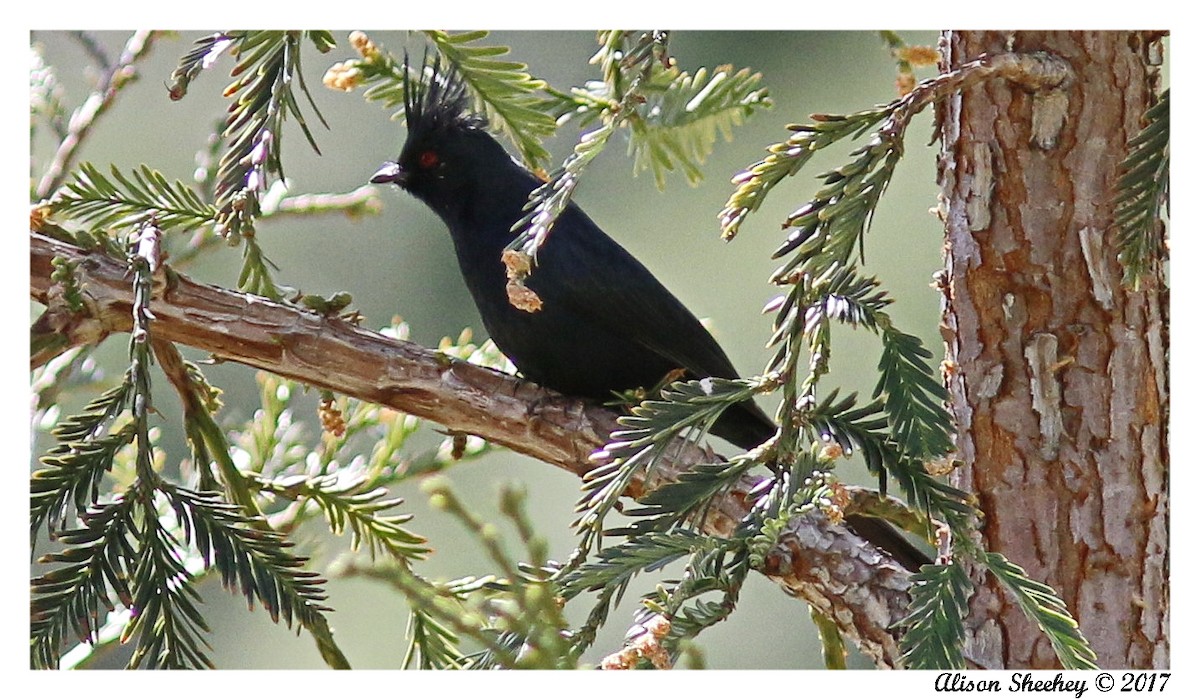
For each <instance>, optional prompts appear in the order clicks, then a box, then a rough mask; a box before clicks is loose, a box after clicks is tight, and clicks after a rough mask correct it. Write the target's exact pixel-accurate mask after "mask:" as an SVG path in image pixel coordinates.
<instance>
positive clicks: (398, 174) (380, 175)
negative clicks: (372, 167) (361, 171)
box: [371, 161, 408, 187]
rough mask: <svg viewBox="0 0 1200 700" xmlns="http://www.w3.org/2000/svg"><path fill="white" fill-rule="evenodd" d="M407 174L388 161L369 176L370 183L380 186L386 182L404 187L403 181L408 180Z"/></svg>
mask: <svg viewBox="0 0 1200 700" xmlns="http://www.w3.org/2000/svg"><path fill="white" fill-rule="evenodd" d="M407 176H408V173H406V172H404V170H403V169H401V167H400V164H399V163H394V162H392V161H388V162H386V163H384V164H383V167H381V168H380V169H379V170H376V171H375V174H374V175H372V176H371V182H373V183H375V184H377V185H382V184H385V183H388V182H394V183H396V184H397V185H400V186H401V187H403V186H404V181H405V180H407V179H408V177H407Z"/></svg>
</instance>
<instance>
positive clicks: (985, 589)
mask: <svg viewBox="0 0 1200 700" xmlns="http://www.w3.org/2000/svg"><path fill="white" fill-rule="evenodd" d="M1157 49H1158V47H1157V46H1156V45H1154V42H1153V38H1152V36H1151V35H1149V34H1146V33H1138V32H1016V33H1007V32H1003V33H1002V32H950V33H947V34H946V36H945V37H944V41H943V69H948V68H954V67H956V66H959V65H961V64H963V63H965V62H967V61H970V60H972V59H974V58H977V57H978V56H979V55H980V54H983V53H999V52H1003V51H1005V50H1013V51H1017V52H1029V51H1045V52H1049V53H1052V54H1054V55H1057V56H1059V57H1061V58H1063V59H1065V60H1066V61H1068V62H1069V63H1070V64H1071V66H1072V69H1073V71H1074V74H1075V75H1074V79H1073V80H1072V81H1071V82H1070V84H1069V85H1067V86H1065V88H1064V91H1063V92H1062V93H1061V94H1059V95H1057V96H1054V97H1052V98H1051V99H1050V101H1045V100H1046V99H1047V98H1046V96H1045V95H1039V96H1037V97H1035V96H1034V95H1032V94H1030V93H1027V92H1024V91H1023V90H1021V89H1020V88H1018V87H1014V85H1013V84H1012V83H1009V82H1006V81H1000V80H995V81H990V82H988V83H986V84H984V85H981V86H978V87H976V88H973V89H970V90H968V91H967V92H966V93H965V94H964V95H963V96H961V97H960V98H953V99H951V100H949V101H947V102H946V103H945V104H944V105H943V107H942V109H941V113H940V121H941V124H942V129H943V132H942V141H943V144H944V145H943V150H942V153H941V156H940V158H939V178H940V181H941V185H942V191H943V195H944V197H945V204H946V210H945V213H946V246H945V262H946V273H947V276H946V280H947V286H946V287H945V289H944V291H945V293H946V301H947V305H946V311H945V317H944V324H945V328H944V334H945V337H946V339H947V355H948V359H949V361H948V362H947V365H946V367H947V370H948V376H949V384H950V388H951V394H952V404H953V411H954V413H955V416H956V419H957V421H958V424H959V426H960V435H959V437H958V447H959V454H960V456H961V458H962V460H963V462H964V464H965V466H964V467H963V469H962V470H961V471H960V472H959V473H958V474H957V475H956V477H955V478H956V479H957V482H958V485H959V486H961V487H963V488H966V489H968V490H971V491H973V492H975V493H978V494H979V497H980V505H981V507H982V509H983V511H984V512H985V516H986V524H985V528H984V532H983V537H984V540H985V544H986V545H987V546H988V548H989V549H993V550H997V551H1000V552H1002V553H1004V554H1006V555H1007V556H1008V557H1009V558H1010V559H1012V560H1013V561H1015V562H1017V563H1018V564H1020V565H1021V566H1023V567H1024V568H1025V569H1026V570H1027V571H1028V572H1029V574H1030V575H1031V576H1032V577H1033V578H1034V579H1037V580H1041V581H1045V582H1047V583H1049V584H1050V585H1051V586H1053V587H1054V588H1055V589H1056V590H1057V591H1058V592H1059V593H1060V594H1061V595H1062V596H1063V598H1064V600H1065V601H1066V603H1067V605H1068V607H1069V608H1070V610H1071V611H1072V613H1073V614H1074V615H1075V616H1076V618H1077V619H1078V620H1079V622H1080V625H1081V628H1082V630H1083V633H1084V635H1085V636H1086V637H1087V638H1088V640H1089V641H1090V642H1091V643H1092V645H1093V647H1094V648H1095V650H1096V651H1097V653H1098V654H1099V663H1100V665H1101V666H1104V667H1137V668H1146V667H1165V666H1167V665H1168V663H1169V661H1168V651H1169V642H1168V637H1167V630H1168V627H1167V621H1168V603H1169V599H1168V587H1167V583H1168V569H1167V517H1168V500H1167V462H1168V455H1167V399H1168V397H1167V363H1166V351H1167V340H1168V335H1167V317H1166V302H1167V292H1166V289H1165V288H1164V287H1162V286H1161V285H1159V284H1156V283H1154V282H1152V283H1150V284H1148V285H1146V287H1145V288H1144V289H1143V290H1142V291H1140V292H1132V291H1129V290H1127V289H1125V288H1123V287H1122V286H1121V268H1120V264H1119V262H1118V260H1117V257H1116V254H1117V247H1116V243H1115V238H1114V231H1113V228H1112V207H1111V202H1112V193H1113V190H1114V186H1115V184H1116V181H1117V175H1118V167H1119V164H1120V161H1121V159H1122V158H1123V156H1124V152H1125V143H1126V141H1127V140H1128V139H1129V138H1130V137H1132V136H1133V135H1134V134H1136V133H1137V131H1138V129H1139V127H1140V125H1141V119H1142V115H1143V113H1144V111H1145V110H1146V108H1147V107H1149V106H1150V104H1151V103H1152V102H1151V101H1152V99H1153V97H1154V94H1155V91H1156V89H1157V87H1158V86H1157V79H1158V73H1157V69H1156V67H1155V66H1154V65H1153V64H1154V60H1153V57H1154V55H1155V51H1156V50H1157ZM1039 100H1042V102H1040V103H1039ZM968 628H969V632H968V634H969V656H970V657H971V658H973V659H974V660H976V661H981V662H983V663H985V664H986V665H988V666H991V667H1004V668H1018V667H1035V668H1036V667H1051V666H1055V665H1056V660H1055V656H1054V653H1053V651H1052V649H1051V647H1050V644H1049V642H1048V641H1047V639H1046V638H1045V636H1044V635H1043V634H1041V633H1040V632H1039V631H1038V630H1037V629H1036V628H1035V627H1034V626H1033V625H1032V624H1031V623H1030V622H1029V621H1028V620H1027V619H1026V618H1025V616H1024V615H1023V614H1022V613H1021V611H1020V610H1019V609H1018V608H1017V607H1016V605H1015V604H1013V602H1012V601H1011V599H1010V598H1008V597H1006V595H1005V594H1004V593H1003V591H1001V590H1000V589H999V587H998V586H997V585H996V584H995V583H994V582H990V581H989V582H986V583H985V584H984V585H983V586H982V587H980V588H979V589H978V593H977V595H976V596H975V597H974V599H973V600H972V602H971V614H970V618H969V620H968Z"/></svg>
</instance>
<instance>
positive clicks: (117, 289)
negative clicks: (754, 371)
mask: <svg viewBox="0 0 1200 700" xmlns="http://www.w3.org/2000/svg"><path fill="white" fill-rule="evenodd" d="M56 256H62V257H65V258H68V259H70V260H71V261H72V262H74V263H76V264H77V268H76V269H77V272H78V275H79V279H78V282H79V285H80V286H81V287H82V289H83V294H84V296H85V298H86V299H87V302H88V307H87V308H88V311H87V316H88V317H89V318H90V319H91V320H92V321H93V322H94V323H98V325H99V329H100V332H99V335H97V336H94V337H103V336H104V335H107V334H108V333H113V332H127V331H128V330H129V328H130V319H131V318H132V313H131V306H132V295H131V291H130V284H129V280H128V279H127V278H126V274H125V272H126V270H125V265H124V264H123V263H122V262H121V261H118V260H115V259H113V258H111V257H109V256H107V255H104V254H101V253H88V252H87V251H85V250H82V249H80V248H78V247H75V246H72V245H69V244H67V243H64V242H61V241H58V240H56V239H53V238H49V237H46V236H43V235H41V234H38V233H32V232H31V234H30V295H31V297H32V298H34V299H36V300H38V301H40V302H42V303H43V304H49V305H51V308H53V305H54V304H55V303H56V301H55V295H54V294H53V292H52V286H53V283H52V281H51V279H50V275H51V272H52V271H53V266H52V264H51V260H53V259H54V258H55V257H56ZM168 280H169V281H168V284H167V285H165V287H164V288H163V289H161V290H160V293H159V296H158V297H157V298H156V299H155V300H154V303H153V305H152V310H153V312H154V317H155V320H154V333H155V336H156V338H158V339H160V340H166V341H171V342H174V343H180V344H183V345H188V346H190V347H193V348H197V349H199V350H202V351H205V352H209V353H211V354H212V355H213V356H214V357H216V358H218V359H221V360H228V361H233V362H238V363H241V364H245V365H248V366H251V367H256V368H259V369H263V370H266V371H269V372H272V373H275V374H278V375H280V376H283V377H287V378H289V379H294V380H296V381H300V382H303V383H306V384H309V385H311V386H314V387H318V388H322V389H329V390H332V391H335V392H338V393H341V394H345V395H348V396H353V397H355V398H358V399H362V400H365V401H371V402H374V403H378V404H381V405H385V406H389V407H391V408H394V409H396V410H399V411H404V412H406V413H410V414H412V415H415V416H418V417H421V418H425V419H428V420H431V421H434V422H436V423H439V424H441V425H443V426H445V427H446V428H448V429H450V430H452V431H458V432H463V433H469V434H473V435H478V436H480V437H482V438H484V439H486V440H488V441H489V442H492V443H495V444H497V445H503V446H505V447H508V448H510V449H512V450H514V451H516V452H519V453H522V454H525V455H529V456H531V457H534V458H535V459H538V460H541V461H543V462H546V463H548V464H552V465H554V466H557V467H560V468H562V469H566V470H568V471H571V472H573V473H575V474H577V475H579V476H582V475H583V474H585V473H587V472H588V471H589V470H590V469H591V468H593V467H594V466H596V465H595V464H594V463H592V462H591V461H589V456H590V455H591V454H592V453H593V452H594V451H596V450H598V449H600V448H601V447H603V446H604V444H605V443H606V442H607V440H608V435H609V433H610V432H611V431H612V430H613V429H615V428H616V427H617V426H618V424H617V414H616V413H614V412H613V411H611V410H609V409H606V408H604V407H601V406H595V405H591V404H587V403H584V402H582V401H579V400H577V399H572V398H569V397H565V396H562V395H559V394H556V393H554V392H552V391H549V390H546V389H542V388H540V387H538V386H536V385H533V384H531V383H529V382H525V381H522V380H520V379H518V378H516V377H512V376H508V375H504V374H501V373H498V372H495V371H493V370H490V369H486V368H483V367H478V366H476V365H472V364H470V363H467V362H463V361H459V360H455V359H450V358H447V357H445V356H444V355H441V354H439V353H438V352H436V351H433V350H429V349H426V348H423V347H421V346H418V345H415V344H413V343H409V342H404V341H400V340H394V339H391V338H386V337H384V336H382V335H380V334H378V333H375V332H372V331H369V330H365V329H362V328H359V327H357V326H354V325H352V324H350V323H347V322H345V321H343V320H341V319H338V318H334V317H328V316H321V315H319V314H316V313H313V312H310V311H307V310H305V309H301V308H299V307H295V306H289V305H286V304H279V303H275V302H272V301H269V300H267V299H265V298H262V297H258V296H253V295H248V294H244V293H240V292H235V291H232V290H228V289H222V288H219V287H214V286H211V285H206V284H201V283H198V282H194V281H192V280H190V279H188V278H187V277H184V276H182V275H174V274H173V275H168ZM66 347H67V344H64V345H63V349H64V350H65V349H66ZM672 455H673V457H672V458H670V459H668V460H665V464H663V465H662V466H661V467H660V468H658V469H656V472H655V474H654V476H653V480H652V482H653V483H647V482H646V481H645V480H639V481H635V482H634V483H633V484H632V486H631V487H630V489H629V492H628V495H629V496H631V497H635V498H636V497H637V496H638V495H640V494H642V493H645V492H646V491H647V490H649V489H652V488H654V486H655V484H657V483H659V482H661V481H665V480H672V479H674V478H675V477H676V476H677V475H678V474H679V473H680V472H682V471H685V470H687V469H688V467H689V466H690V465H693V464H698V463H701V462H705V461H711V459H712V456H711V454H710V453H709V452H707V451H706V450H704V449H701V448H700V447H697V446H695V445H689V444H687V443H685V442H684V441H682V440H681V441H680V442H679V444H678V449H676V450H673V451H672ZM757 482H758V479H756V478H753V477H745V478H743V480H742V481H741V482H739V484H738V487H737V488H735V489H733V490H731V491H730V492H729V493H727V494H726V495H725V497H724V498H723V499H721V501H720V502H719V503H718V504H717V507H715V508H713V509H711V510H710V515H709V517H708V518H707V520H706V522H705V523H704V529H705V530H706V531H707V532H708V533H709V534H713V535H719V536H728V535H730V534H732V532H733V530H734V528H735V527H736V525H737V524H738V523H739V522H740V521H741V520H742V519H744V518H745V517H746V515H747V514H748V513H749V511H750V506H751V505H752V501H751V496H750V493H751V492H752V490H753V488H754V486H755V485H756V483H757ZM762 573H764V574H766V575H767V576H769V577H771V579H772V580H774V581H775V582H776V583H778V584H779V586H780V587H781V588H783V589H784V591H786V592H787V593H788V594H789V595H792V596H795V597H797V598H801V599H803V600H804V601H806V602H807V603H809V604H810V605H812V606H814V607H816V608H817V609H819V610H820V611H821V612H822V613H824V614H825V615H826V616H828V617H829V618H831V619H833V620H835V621H836V622H837V624H838V627H839V629H840V630H841V632H842V634H844V635H846V637H847V638H849V639H851V640H852V641H854V642H856V643H857V644H858V645H859V647H860V648H861V649H862V650H863V651H864V652H865V653H866V654H868V655H869V656H870V657H872V658H873V659H874V660H875V661H876V662H877V663H878V664H880V665H881V666H895V665H897V664H898V660H899V656H900V653H899V647H898V643H897V642H898V633H897V631H896V630H894V629H893V628H892V624H893V622H894V621H895V620H897V619H899V618H900V617H902V616H903V615H904V613H905V608H906V606H907V603H908V593H907V590H908V585H909V584H908V573H907V571H906V570H905V569H904V568H903V567H901V566H900V565H899V564H897V563H896V562H894V561H892V560H891V559H890V558H889V557H888V556H887V555H886V554H884V553H882V552H880V551H879V550H877V549H875V548H874V547H873V546H872V545H870V544H869V543H867V542H866V541H864V540H863V539H861V538H859V537H858V536H857V535H855V534H854V533H853V532H851V531H850V530H848V529H846V528H845V527H843V526H842V525H840V524H837V523H832V522H830V521H829V519H828V518H826V517H825V516H824V515H823V514H822V513H820V512H819V511H817V510H814V511H812V512H810V513H808V514H806V515H804V516H801V517H797V518H796V519H794V520H793V521H792V522H791V523H790V527H789V529H788V530H787V531H786V532H784V534H783V535H782V536H781V537H780V539H779V542H778V544H777V545H776V546H775V548H774V549H773V550H772V551H771V552H770V554H769V555H768V557H767V564H766V566H765V567H764V570H763V571H762ZM797 619H798V617H797Z"/></svg>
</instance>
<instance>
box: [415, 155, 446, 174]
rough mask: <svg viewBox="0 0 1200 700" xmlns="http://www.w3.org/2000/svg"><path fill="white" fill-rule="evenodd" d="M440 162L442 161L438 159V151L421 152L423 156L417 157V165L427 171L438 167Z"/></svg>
mask: <svg viewBox="0 0 1200 700" xmlns="http://www.w3.org/2000/svg"><path fill="white" fill-rule="evenodd" d="M440 162H441V159H440V158H438V154H437V151H421V154H420V155H418V156H417V165H419V166H421V167H422V168H424V169H425V170H429V169H430V168H433V167H435V166H437V164H438V163H440Z"/></svg>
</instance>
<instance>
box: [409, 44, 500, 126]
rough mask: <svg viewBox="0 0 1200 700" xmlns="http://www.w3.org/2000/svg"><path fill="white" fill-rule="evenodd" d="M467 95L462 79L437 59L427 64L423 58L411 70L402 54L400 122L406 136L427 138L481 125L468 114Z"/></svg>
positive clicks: (477, 116)
mask: <svg viewBox="0 0 1200 700" xmlns="http://www.w3.org/2000/svg"><path fill="white" fill-rule="evenodd" d="M469 107H470V95H469V94H468V93H467V86H466V83H465V82H464V81H463V79H462V75H461V74H460V73H459V72H458V71H457V70H455V68H454V65H453V64H447V65H443V64H442V61H441V57H440V56H439V57H435V58H434V60H433V62H432V63H430V62H429V59H428V56H426V57H425V58H424V59H423V60H422V61H421V64H420V67H419V68H414V67H413V66H412V65H411V64H410V63H409V59H408V53H407V52H405V54H404V119H405V124H406V125H407V126H408V132H409V134H428V133H431V132H436V131H443V130H453V129H471V128H479V127H482V126H484V125H485V123H486V122H485V120H484V118H483V117H482V116H481V115H478V114H474V113H472V112H471V111H470V109H469Z"/></svg>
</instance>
